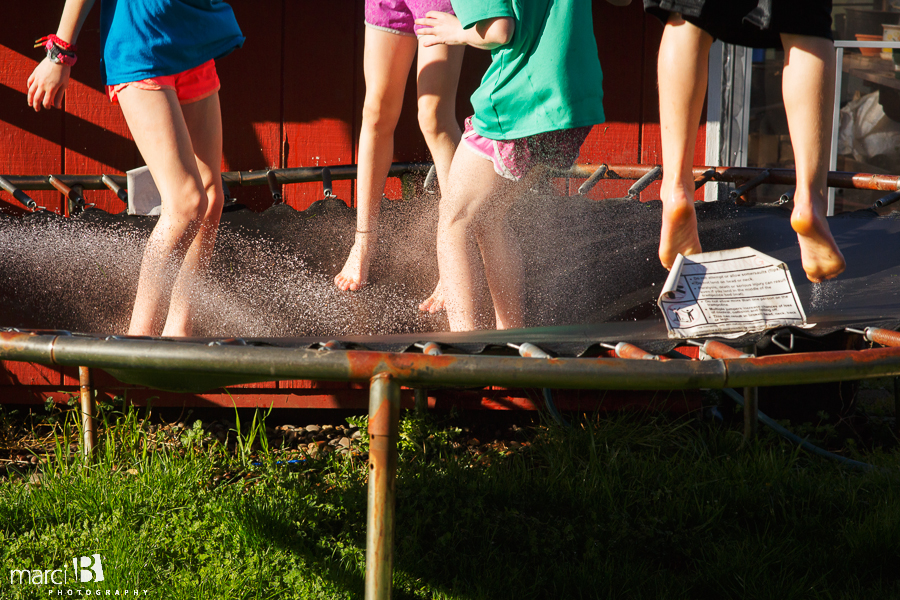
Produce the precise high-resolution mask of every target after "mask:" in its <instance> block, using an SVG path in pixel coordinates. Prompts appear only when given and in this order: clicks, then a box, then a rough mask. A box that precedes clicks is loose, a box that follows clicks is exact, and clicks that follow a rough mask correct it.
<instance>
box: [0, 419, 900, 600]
mask: <svg viewBox="0 0 900 600" xmlns="http://www.w3.org/2000/svg"><path fill="white" fill-rule="evenodd" d="M58 421H59V422H58V423H57V424H56V425H55V427H56V431H57V433H58V434H63V433H65V432H66V430H67V429H68V432H69V434H70V435H74V434H77V431H76V430H75V428H74V427H72V425H73V423H74V413H72V414H68V415H62V416H60V417H59V418H58ZM107 421H108V422H107V427H106V428H105V431H104V434H103V435H102V436H101V440H102V444H101V446H100V448H99V450H98V453H97V460H96V461H94V462H93V463H85V462H83V461H82V460H80V459H79V458H78V457H77V456H76V455H74V454H73V453H72V452H71V450H70V446H69V442H70V439H66V438H64V437H63V436H62V435H60V437H59V438H58V439H60V440H61V441H60V442H59V443H58V444H57V445H56V447H55V450H54V452H53V453H52V456H51V458H50V460H49V461H48V462H47V463H46V464H45V465H44V466H43V467H42V469H43V472H44V474H43V478H42V480H41V481H40V484H39V485H35V484H29V483H28V475H27V474H25V477H23V478H20V477H17V476H12V477H9V478H6V479H0V575H2V577H3V580H2V581H0V598H3V599H4V600H5V599H7V598H9V599H17V598H46V597H48V592H47V590H48V589H50V588H53V589H56V586H40V585H32V586H28V585H21V586H20V585H11V584H10V582H9V578H8V573H9V570H10V569H23V568H33V569H38V568H39V569H52V568H60V567H61V566H62V565H63V564H64V563H68V564H71V559H72V558H73V557H75V556H82V555H90V554H93V553H100V554H101V555H102V557H103V568H104V574H105V577H106V578H105V581H104V582H102V583H100V584H90V583H88V584H76V585H74V586H69V587H72V588H74V589H98V590H105V589H112V590H116V589H119V590H125V589H129V590H134V589H137V590H145V589H146V590H148V594H147V596H146V597H150V598H165V599H181V598H185V599H187V598H241V599H243V598H247V599H250V598H279V599H281V598H298V599H306V598H360V597H362V590H363V576H364V558H365V556H364V555H365V521H366V466H365V461H364V459H363V457H360V456H354V457H350V458H339V457H338V456H337V455H335V454H328V455H324V456H321V457H319V458H316V459H308V460H307V461H306V462H305V463H302V464H300V465H295V466H290V467H287V466H284V465H276V464H274V463H275V460H276V459H279V458H280V457H282V456H283V455H281V454H279V452H278V450H277V449H276V448H266V447H265V444H263V443H261V440H262V438H264V437H265V435H264V433H265V425H264V422H262V420H261V417H260V419H254V420H252V423H247V422H246V419H245V423H244V424H243V425H244V430H243V432H242V436H241V438H240V440H239V441H238V442H237V444H236V445H235V450H234V452H231V453H229V452H226V451H225V450H224V446H222V445H219V444H215V443H213V444H210V443H208V440H206V441H204V439H203V435H202V430H201V429H199V427H194V428H191V427H188V428H186V429H184V430H182V431H181V432H180V433H179V434H178V436H177V438H176V441H175V443H173V441H172V438H171V437H169V438H165V436H164V435H163V434H162V433H161V432H159V431H151V430H150V427H149V426H148V423H147V422H146V421H145V420H142V419H141V418H140V416H139V415H138V414H137V413H136V412H126V413H125V414H113V415H111V416H108V417H107ZM0 425H2V423H0ZM457 425H458V423H457V422H456V421H452V420H449V419H445V420H432V419H429V418H427V417H418V416H415V415H405V416H404V420H403V424H402V436H401V444H400V448H401V460H400V466H399V478H398V482H397V506H396V535H395V559H394V566H395V579H394V596H393V597H394V598H400V599H406V598H455V599H482V598H484V599H497V598H515V599H529V598H754V599H755V598H778V599H791V598H798V599H800V598H803V599H806V598H828V599H831V598H847V599H850V598H900V569H898V565H900V456H898V454H897V452H896V451H894V450H890V449H887V450H881V451H877V452H871V451H870V452H866V451H864V450H860V448H859V447H855V449H854V452H855V454H856V456H854V458H863V459H866V460H869V461H871V462H874V463H877V464H878V465H879V466H880V467H882V468H881V469H878V470H876V471H874V472H870V473H858V472H851V471H847V470H845V469H841V468H840V467H839V466H838V465H836V464H834V463H831V462H826V461H823V460H821V459H818V458H812V457H809V456H807V455H805V454H802V453H800V452H799V451H797V450H796V449H795V448H793V447H791V446H789V445H787V444H785V443H783V442H781V441H779V440H777V439H774V438H773V437H771V436H769V435H767V434H764V435H763V436H762V438H761V439H760V440H758V441H756V442H753V443H751V444H742V441H741V436H740V433H739V432H738V431H736V430H734V429H729V428H727V427H726V428H722V427H712V426H708V425H703V424H699V423H697V422H696V421H694V420H689V419H672V418H667V417H665V416H653V415H647V414H630V415H624V416H613V417H602V418H601V417H586V418H584V419H582V420H580V421H578V422H577V423H576V425H575V426H574V427H572V428H571V429H562V428H558V427H556V426H551V425H540V426H535V427H534V428H532V429H529V430H528V431H527V432H526V435H527V440H526V441H527V442H529V443H528V444H526V446H525V447H524V448H523V449H522V450H519V451H515V452H509V451H505V450H503V449H502V448H501V449H498V450H491V451H487V452H482V453H480V454H475V453H472V452H467V451H465V445H464V444H463V446H462V447H460V445H459V444H458V443H455V442H458V441H459V440H462V438H463V437H464V433H463V431H462V430H461V429H460V428H459V427H458V426H457ZM67 426H68V427H67ZM830 433H831V432H830V431H829V434H830ZM254 436H255V437H254ZM254 442H255V443H254ZM255 462H258V463H261V464H254V463H255ZM63 589H64V590H65V589H66V588H65V587H63ZM64 593H65V592H64ZM54 597H56V596H55V595H54ZM67 597H68V596H67Z"/></svg>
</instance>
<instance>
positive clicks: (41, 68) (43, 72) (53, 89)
mask: <svg viewBox="0 0 900 600" xmlns="http://www.w3.org/2000/svg"><path fill="white" fill-rule="evenodd" d="M71 70H72V67H70V66H68V65H61V64H57V63H54V62H52V61H51V60H50V59H49V58H45V59H44V60H42V61H41V64H39V65H38V66H37V68H35V70H34V72H33V73H32V74H31V76H30V77H29V78H28V106H31V107H33V108H34V110H35V111H40V110H41V107H44V108H47V109H50V108H53V107H54V106H55V107H56V108H62V101H63V97H64V96H65V95H66V88H67V87H69V72H70V71H71Z"/></svg>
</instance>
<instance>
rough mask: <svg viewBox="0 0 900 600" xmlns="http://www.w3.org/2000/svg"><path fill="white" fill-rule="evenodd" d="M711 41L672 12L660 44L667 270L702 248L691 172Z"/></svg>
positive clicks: (662, 254) (662, 249) (662, 247)
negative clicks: (682, 257)
mask: <svg viewBox="0 0 900 600" xmlns="http://www.w3.org/2000/svg"><path fill="white" fill-rule="evenodd" d="M712 41H713V39H712V37H711V36H710V35H709V34H708V33H706V32H705V31H703V30H702V29H700V28H699V27H696V26H694V25H692V24H691V23H688V22H687V21H685V20H684V19H682V18H681V15H679V14H674V13H673V14H672V15H671V16H670V17H669V22H668V23H667V24H666V27H665V30H664V31H663V37H662V42H661V43H660V46H659V63H658V72H659V124H660V134H661V136H662V152H663V180H662V188H661V189H660V192H661V197H662V202H663V214H662V232H661V234H660V239H659V260H660V261H661V262H662V264H663V266H664V267H666V268H667V269H668V268H671V267H672V263H673V262H674V261H675V257H676V256H677V255H678V254H679V253H681V254H684V255H688V254H696V253H698V252H700V251H701V250H700V237H699V235H698V233H697V216H696V214H695V213H694V177H693V175H692V171H691V170H692V167H693V164H694V147H695V145H696V141H697V129H698V128H699V127H700V113H701V111H702V110H703V99H704V98H705V97H706V82H707V75H708V73H707V70H708V68H709V66H708V61H709V47H710V46H711V45H712Z"/></svg>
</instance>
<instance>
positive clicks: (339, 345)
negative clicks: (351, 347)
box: [316, 340, 345, 352]
mask: <svg viewBox="0 0 900 600" xmlns="http://www.w3.org/2000/svg"><path fill="white" fill-rule="evenodd" d="M316 346H317V350H322V351H325V352H327V351H329V350H343V349H344V347H345V346H344V343H343V342H341V341H339V340H328V341H327V342H318V343H317V344H316Z"/></svg>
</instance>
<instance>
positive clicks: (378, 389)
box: [366, 373, 400, 600]
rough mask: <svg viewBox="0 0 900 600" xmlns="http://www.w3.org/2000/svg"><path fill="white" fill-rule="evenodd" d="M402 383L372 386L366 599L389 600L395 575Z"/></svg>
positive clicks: (379, 381)
mask: <svg viewBox="0 0 900 600" xmlns="http://www.w3.org/2000/svg"><path fill="white" fill-rule="evenodd" d="M399 421H400V384H399V383H397V381H396V380H395V379H394V378H393V377H391V376H390V375H387V374H384V373H382V374H378V375H376V376H374V377H372V379H371V383H370V387H369V508H368V523H367V525H366V600H389V598H390V597H391V584H392V578H393V572H394V565H393V563H394V495H395V490H396V482H397V440H398V429H399Z"/></svg>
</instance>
